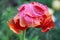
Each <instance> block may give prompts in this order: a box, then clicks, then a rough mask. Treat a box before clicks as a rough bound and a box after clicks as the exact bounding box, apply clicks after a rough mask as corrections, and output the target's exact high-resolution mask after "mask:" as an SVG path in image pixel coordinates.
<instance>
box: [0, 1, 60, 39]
mask: <svg viewBox="0 0 60 40" xmlns="http://www.w3.org/2000/svg"><path fill="white" fill-rule="evenodd" d="M34 1H35V2H40V3H42V4H44V5H47V6H48V8H49V12H50V13H51V14H52V15H53V17H52V18H53V20H54V22H55V28H54V29H52V30H51V31H49V32H47V33H42V32H41V29H37V28H29V29H27V30H26V34H25V38H24V37H23V33H21V34H15V33H14V32H12V31H11V30H10V29H9V27H8V25H7V21H8V20H9V19H11V18H13V17H14V16H15V15H16V14H17V13H18V10H17V8H18V7H19V6H20V5H22V4H24V3H30V2H34ZM23 38H24V39H25V40H60V0H0V40H23Z"/></svg>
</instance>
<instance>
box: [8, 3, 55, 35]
mask: <svg viewBox="0 0 60 40" xmlns="http://www.w3.org/2000/svg"><path fill="white" fill-rule="evenodd" d="M8 25H9V26H10V29H11V30H13V31H14V32H15V33H17V34H19V31H20V30H21V31H23V30H26V29H27V28H30V27H34V28H42V32H47V31H48V30H49V29H51V28H54V22H53V20H52V17H51V15H50V14H49V11H48V7H47V6H46V5H43V4H41V3H38V2H32V3H29V4H23V5H21V6H20V7H19V8H18V14H17V15H16V16H15V17H14V18H13V19H11V20H10V21H9V22H8Z"/></svg>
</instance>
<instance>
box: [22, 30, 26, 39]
mask: <svg viewBox="0 0 60 40" xmlns="http://www.w3.org/2000/svg"><path fill="white" fill-rule="evenodd" d="M25 37H26V30H25V31H23V36H22V40H25Z"/></svg>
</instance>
